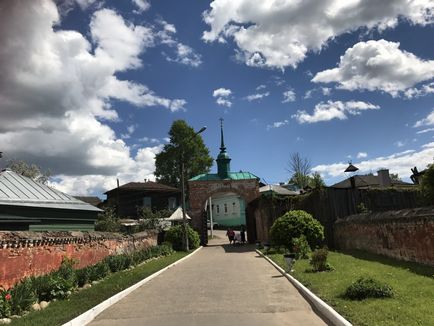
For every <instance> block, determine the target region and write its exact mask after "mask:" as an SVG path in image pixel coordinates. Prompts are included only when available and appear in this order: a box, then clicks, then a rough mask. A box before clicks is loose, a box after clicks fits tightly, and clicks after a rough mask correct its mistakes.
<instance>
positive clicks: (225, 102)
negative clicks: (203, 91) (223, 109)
mask: <svg viewBox="0 0 434 326" xmlns="http://www.w3.org/2000/svg"><path fill="white" fill-rule="evenodd" d="M231 95H232V91H231V90H230V89H228V88H218V89H215V90H214V91H213V93H212V96H213V97H215V98H216V103H217V104H218V105H221V106H227V107H231V106H232V102H231V101H230V97H231Z"/></svg>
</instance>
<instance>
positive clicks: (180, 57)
mask: <svg viewBox="0 0 434 326" xmlns="http://www.w3.org/2000/svg"><path fill="white" fill-rule="evenodd" d="M158 23H159V25H160V26H162V27H163V29H162V30H160V31H158V32H157V33H156V35H157V37H158V39H159V40H160V42H161V43H162V44H165V45H167V46H169V47H171V48H173V49H175V53H174V56H171V55H169V54H167V53H165V52H163V56H164V57H165V58H166V60H167V61H169V62H176V63H180V64H183V65H186V66H191V67H198V66H200V65H201V64H202V56H201V55H200V54H198V53H196V51H194V50H193V49H192V48H191V47H190V46H188V45H186V44H184V43H181V42H179V41H178V40H177V38H176V37H175V34H176V28H175V26H174V25H172V24H169V23H168V22H166V21H165V20H162V19H160V20H159V21H158Z"/></svg>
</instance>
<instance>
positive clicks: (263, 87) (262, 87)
mask: <svg viewBox="0 0 434 326" xmlns="http://www.w3.org/2000/svg"><path fill="white" fill-rule="evenodd" d="M266 88H267V86H265V85H264V84H262V85H259V86H258V87H256V90H257V91H260V90H263V89H266Z"/></svg>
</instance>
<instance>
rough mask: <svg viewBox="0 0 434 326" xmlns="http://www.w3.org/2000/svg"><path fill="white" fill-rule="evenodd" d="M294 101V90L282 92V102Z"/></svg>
mask: <svg viewBox="0 0 434 326" xmlns="http://www.w3.org/2000/svg"><path fill="white" fill-rule="evenodd" d="M294 101H295V92H294V91H293V90H291V89H290V90H287V91H285V92H283V101H282V103H289V102H294Z"/></svg>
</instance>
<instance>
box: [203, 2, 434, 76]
mask: <svg viewBox="0 0 434 326" xmlns="http://www.w3.org/2000/svg"><path fill="white" fill-rule="evenodd" d="M433 12H434V3H433V2H432V1H431V0H417V1H408V0H395V1H381V2H379V1H376V0H365V1H341V0H323V1H317V0H304V1H292V0H263V1H259V2H258V3H255V5H254V6H252V3H251V1H250V0H238V1H231V0H214V1H212V2H211V4H210V9H209V10H207V11H205V12H204V13H203V19H204V21H205V23H206V24H208V25H209V27H210V29H209V30H208V31H205V32H204V33H203V36H202V38H203V40H205V41H207V42H213V41H218V42H221V43H224V42H227V40H228V39H233V40H234V42H235V43H236V45H237V48H238V49H237V53H236V54H237V57H238V58H239V59H241V60H243V62H245V63H246V64H247V65H249V66H257V67H267V68H279V69H283V68H285V67H288V66H291V67H294V68H295V67H297V65H298V64H299V63H300V62H301V61H303V60H304V58H305V57H306V55H307V53H308V52H309V51H319V50H321V49H322V48H323V47H324V46H325V45H326V44H327V42H328V41H330V40H332V39H333V38H335V37H336V36H338V35H341V34H343V33H346V32H350V31H355V30H357V29H359V28H365V29H367V30H370V29H373V28H377V29H378V30H384V29H386V28H393V27H395V26H396V25H397V23H398V18H399V17H402V18H404V19H406V20H407V21H409V22H410V23H412V24H419V25H426V24H431V23H432V22H433V20H434V17H433Z"/></svg>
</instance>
